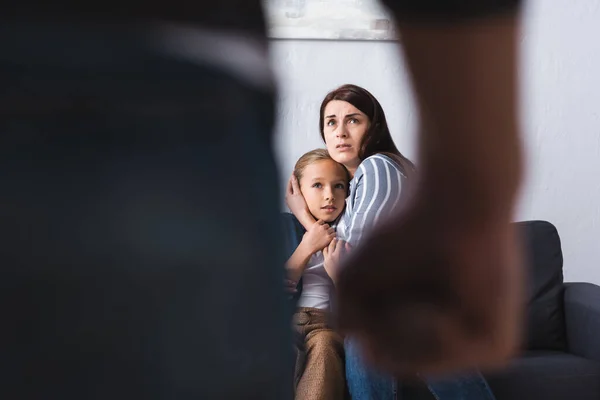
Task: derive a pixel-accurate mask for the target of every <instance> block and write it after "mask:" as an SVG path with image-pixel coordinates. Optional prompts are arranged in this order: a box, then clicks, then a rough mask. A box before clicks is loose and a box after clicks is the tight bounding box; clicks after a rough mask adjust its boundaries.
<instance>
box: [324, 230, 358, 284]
mask: <svg viewBox="0 0 600 400" xmlns="http://www.w3.org/2000/svg"><path fill="white" fill-rule="evenodd" d="M350 250H352V246H350V243H348V242H345V241H343V240H339V239H333V240H332V241H331V243H329V246H327V247H325V248H324V249H323V257H324V258H325V263H324V267H325V271H327V275H329V277H330V278H331V280H332V281H333V282H334V283H335V282H336V281H337V276H338V272H339V270H340V264H341V263H342V260H343V259H344V258H345V256H346V255H347V254H348V253H349V252H350Z"/></svg>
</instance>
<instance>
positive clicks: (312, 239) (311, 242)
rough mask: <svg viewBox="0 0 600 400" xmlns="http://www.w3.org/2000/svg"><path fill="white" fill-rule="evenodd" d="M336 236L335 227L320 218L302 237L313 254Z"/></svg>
mask: <svg viewBox="0 0 600 400" xmlns="http://www.w3.org/2000/svg"><path fill="white" fill-rule="evenodd" d="M334 238H335V229H333V228H332V227H330V226H329V225H328V224H326V223H325V222H324V221H323V220H318V221H317V222H315V223H314V224H312V226H311V227H310V228H309V229H308V230H307V231H306V233H305V234H304V236H303V237H302V244H304V245H305V246H306V248H308V249H309V251H310V252H311V254H314V253H316V252H317V251H319V250H323V249H324V248H325V247H327V246H328V245H329V243H331V241H332V240H333V239H334Z"/></svg>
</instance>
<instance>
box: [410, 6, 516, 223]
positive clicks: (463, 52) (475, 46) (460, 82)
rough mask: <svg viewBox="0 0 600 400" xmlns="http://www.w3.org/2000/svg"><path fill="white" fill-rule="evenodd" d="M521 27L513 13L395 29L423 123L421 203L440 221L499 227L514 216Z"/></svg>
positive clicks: (417, 23)
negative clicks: (436, 211) (443, 206)
mask: <svg viewBox="0 0 600 400" xmlns="http://www.w3.org/2000/svg"><path fill="white" fill-rule="evenodd" d="M401 21H402V20H401ZM519 21H520V17H519V11H518V8H514V9H512V11H509V12H504V13H502V14H499V15H496V16H486V17H477V18H465V19H449V20H447V21H443V20H442V19H434V20H430V21H424V20H418V19H416V20H415V21H413V22H406V20H405V21H404V22H400V24H399V32H400V38H401V39H400V41H401V44H402V49H403V51H404V55H405V58H406V64H407V66H408V69H409V71H410V74H411V76H412V83H413V87H414V92H415V97H416V102H417V106H418V109H419V113H420V120H421V126H420V129H421V135H420V137H419V151H420V154H419V155H420V160H419V161H420V163H419V164H420V171H421V174H422V179H423V181H422V182H423V185H422V191H423V192H422V193H421V195H422V196H420V197H419V200H420V201H428V200H430V199H433V200H434V201H436V202H437V204H439V201H440V200H442V199H443V202H444V203H445V204H446V205H447V207H446V209H447V210H450V212H449V213H443V212H442V215H441V217H443V218H456V219H457V221H458V220H461V221H464V220H465V219H469V218H471V217H472V218H473V219H474V220H481V219H482V218H481V217H483V219H487V220H489V219H490V218H494V219H496V220H497V221H505V220H506V219H508V218H510V215H511V214H512V211H513V206H514V202H515V198H516V194H517V190H518V187H519V183H520V180H521V175H522V164H523V162H522V149H521V143H520V137H519V129H518V115H517V111H518V98H517V97H518V88H517V72H516V71H517V55H518V48H517V42H518V33H519V25H520V22H519ZM434 208H435V207H434ZM437 208H439V207H437ZM448 214H450V215H448Z"/></svg>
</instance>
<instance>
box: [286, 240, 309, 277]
mask: <svg viewBox="0 0 600 400" xmlns="http://www.w3.org/2000/svg"><path fill="white" fill-rule="evenodd" d="M312 255H313V252H312V250H311V249H310V248H309V246H308V245H307V244H306V243H305V241H302V242H300V245H299V246H298V247H297V248H296V250H295V251H294V253H293V254H292V256H291V257H290V258H289V260H287V262H286V263H285V268H286V270H287V276H288V279H289V280H291V281H294V282H298V281H299V280H300V277H301V276H302V273H303V272H304V268H306V264H308V260H310V257H311V256H312Z"/></svg>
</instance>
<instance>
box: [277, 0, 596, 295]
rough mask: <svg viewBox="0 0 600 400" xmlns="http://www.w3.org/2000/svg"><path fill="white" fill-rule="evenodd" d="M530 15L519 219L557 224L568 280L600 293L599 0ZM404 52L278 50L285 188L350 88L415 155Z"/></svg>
mask: <svg viewBox="0 0 600 400" xmlns="http://www.w3.org/2000/svg"><path fill="white" fill-rule="evenodd" d="M525 11H526V12H525V29H524V32H523V57H522V61H521V64H522V73H521V76H522V81H523V87H524V88H523V107H522V108H523V114H522V119H523V127H524V134H525V135H524V136H525V145H526V150H527V165H528V171H527V178H526V180H525V184H524V187H523V191H522V199H521V203H520V207H519V211H518V215H517V219H519V220H524V219H545V220H548V221H551V222H552V223H554V224H555V225H556V226H557V227H558V230H559V232H560V235H561V238H562V242H563V252H564V259H565V278H566V280H569V281H589V282H594V283H598V284H600V1H598V0H552V1H548V0H530V1H529V3H528V5H527V7H526V10H525ZM396 46H397V45H396V44H394V43H391V42H332V41H294V40H291V41H273V42H272V60H273V66H274V68H275V72H276V74H277V77H278V80H279V84H280V100H281V102H280V105H279V107H280V108H279V118H278V123H277V127H276V137H277V140H276V152H277V156H278V162H279V165H280V167H281V172H282V176H281V182H282V185H283V184H284V183H285V181H286V178H287V176H288V175H289V174H290V173H291V170H292V167H293V165H294V163H295V161H296V159H297V158H298V157H299V156H300V155H301V154H302V153H304V152H305V151H308V150H311V149H313V148H316V147H322V146H323V145H322V142H321V140H320V137H319V131H318V126H317V125H318V109H319V105H320V101H321V100H322V98H323V96H324V95H325V94H326V93H327V91H329V90H330V89H332V88H334V87H336V86H338V85H340V84H343V83H355V84H358V85H361V86H364V87H366V88H367V89H369V90H370V91H371V92H372V93H373V94H374V95H375V96H376V97H377V98H378V99H379V101H380V102H381V103H382V105H383V108H384V109H385V111H386V113H387V117H388V122H389V124H390V128H391V130H392V132H393V136H394V139H395V141H396V143H397V144H398V146H399V148H400V149H401V150H402V151H403V152H404V153H405V154H406V155H407V156H414V153H415V149H414V132H415V128H416V126H415V118H414V112H413V106H412V100H411V97H410V92H409V87H408V84H407V79H406V75H405V71H404V69H403V67H402V65H401V58H400V55H399V53H398V51H397V47H396Z"/></svg>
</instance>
